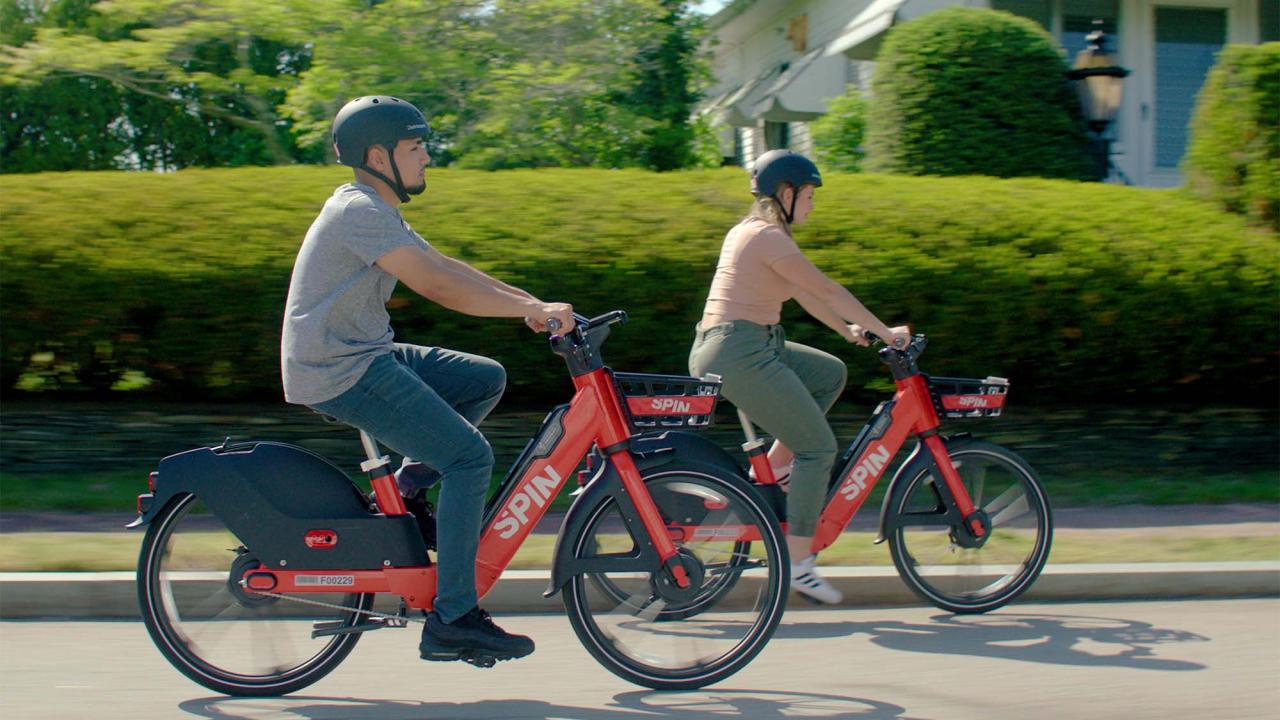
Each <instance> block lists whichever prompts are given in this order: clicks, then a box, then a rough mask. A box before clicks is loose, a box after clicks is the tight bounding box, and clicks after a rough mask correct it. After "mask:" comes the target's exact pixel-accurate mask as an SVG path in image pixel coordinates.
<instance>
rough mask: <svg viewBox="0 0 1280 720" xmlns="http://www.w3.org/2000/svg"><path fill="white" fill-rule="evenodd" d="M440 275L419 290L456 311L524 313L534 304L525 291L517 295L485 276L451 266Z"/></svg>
mask: <svg viewBox="0 0 1280 720" xmlns="http://www.w3.org/2000/svg"><path fill="white" fill-rule="evenodd" d="M460 264H461V265H463V266H464V267H466V264H465V263H460ZM441 275H442V276H443V277H442V279H443V280H444V282H439V283H437V284H435V285H434V286H433V287H431V288H429V289H427V291H426V292H422V293H420V294H421V295H423V297H426V298H427V299H428V300H431V301H433V302H436V303H439V304H440V305H443V306H444V307H447V308H449V309H450V310H454V311H456V312H460V313H463V314H466V315H474V316H476V317H524V316H526V315H528V314H529V311H530V310H531V309H532V308H533V307H534V306H535V305H536V304H537V299H536V298H534V297H533V296H531V295H529V294H528V293H525V294H523V295H517V294H516V293H514V292H510V291H509V290H507V289H506V288H505V287H500V286H498V285H495V284H493V283H490V282H487V280H486V278H488V276H483V277H478V276H477V275H475V274H473V273H468V272H464V271H461V270H455V269H454V268H453V267H451V266H450V267H448V268H446V273H442V274H441ZM504 285H505V284H504Z"/></svg>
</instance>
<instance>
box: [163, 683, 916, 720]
mask: <svg viewBox="0 0 1280 720" xmlns="http://www.w3.org/2000/svg"><path fill="white" fill-rule="evenodd" d="M178 707H179V708H180V709H181V710H183V711H184V712H186V713H187V714H188V715H192V716H195V717H199V718H208V720H245V719H248V718H252V719H253V720H263V719H265V718H279V719H280V720H293V719H294V718H297V719H298V720H493V719H494V718H512V719H514V718H519V719H520V720H535V719H542V720H561V719H564V718H572V719H573V720H727V719H728V718H738V719H740V720H775V719H776V720H782V719H783V718H805V717H814V718H819V717H820V718H829V719H833V720H920V719H919V718H913V717H909V716H907V715H906V714H905V712H906V710H905V709H904V708H902V707H900V706H898V705H893V704H891V703H885V702H880V701H877V700H869V699H866V698H855V697H844V696H841V695H829V694H823V693H805V692H782V691H771V690H732V689H716V688H711V689H706V690H693V691H689V692H670V693H663V692H653V691H648V690H640V691H635V692H627V693H620V694H618V695H615V696H614V697H613V700H612V702H610V703H609V704H607V705H606V706H604V707H580V706H575V705H559V704H556V703H549V702H546V701H543V700H528V699H512V700H478V701H476V702H430V701H426V702H406V701H403V700H370V699H365V698H352V697H319V696H306V695H291V696H289V697H283V698H227V697H214V698H198V699H194V700H188V701H186V702H183V703H181V704H180V705H179V706H178Z"/></svg>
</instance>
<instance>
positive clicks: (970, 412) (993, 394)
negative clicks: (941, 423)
mask: <svg viewBox="0 0 1280 720" xmlns="http://www.w3.org/2000/svg"><path fill="white" fill-rule="evenodd" d="M928 380H929V395H930V396H932V397H933V407H934V408H935V409H936V410H937V411H938V417H943V418H985V417H999V415H1000V413H1001V411H1003V410H1004V400H1005V397H1006V396H1007V395H1008V394H1009V381H1008V380H1006V379H1005V378H999V377H988V378H984V379H982V380H978V379H976V378H952V377H930V378H929V379H928Z"/></svg>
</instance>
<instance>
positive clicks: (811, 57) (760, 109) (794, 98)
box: [750, 47, 847, 122]
mask: <svg viewBox="0 0 1280 720" xmlns="http://www.w3.org/2000/svg"><path fill="white" fill-rule="evenodd" d="M846 64H847V61H846V60H845V59H844V58H842V57H839V56H830V55H828V54H827V52H826V48H825V47H819V48H816V49H814V50H811V51H810V52H808V53H807V54H805V55H804V56H803V57H801V58H800V59H799V60H796V61H795V62H793V63H791V64H790V65H788V66H787V67H786V69H785V70H782V71H781V72H780V73H779V74H778V76H777V77H776V78H775V79H774V80H773V81H772V82H770V83H768V84H767V87H766V88H765V89H764V91H763V92H762V93H760V96H759V98H758V99H757V100H756V102H755V105H753V106H752V107H751V108H750V115H751V116H752V117H755V118H760V119H763V120H773V121H775V122H797V121H800V122H803V121H806V120H813V119H814V118H817V117H820V116H821V115H822V114H823V113H825V112H826V111H827V100H829V99H831V98H833V97H835V96H837V95H839V94H841V93H843V92H844V88H845V66H846Z"/></svg>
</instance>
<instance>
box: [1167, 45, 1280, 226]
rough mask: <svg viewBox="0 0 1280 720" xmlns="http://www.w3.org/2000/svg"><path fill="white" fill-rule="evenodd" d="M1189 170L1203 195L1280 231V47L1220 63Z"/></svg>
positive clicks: (1248, 49) (1204, 97)
mask: <svg viewBox="0 0 1280 720" xmlns="http://www.w3.org/2000/svg"><path fill="white" fill-rule="evenodd" d="M1183 164H1184V168H1183V169H1184V171H1185V172H1186V176H1187V184H1188V185H1189V186H1190V187H1191V189H1192V190H1193V191H1194V192H1195V193H1196V194H1197V195H1200V196H1201V197H1203V198H1206V199H1208V200H1212V201H1214V202H1217V203H1219V204H1221V205H1222V207H1224V208H1226V209H1227V210H1230V211H1231V212H1236V213H1240V214H1241V215H1245V216H1246V217H1248V218H1249V219H1250V221H1252V222H1254V223H1256V224H1257V225H1259V226H1261V227H1269V228H1271V229H1272V230H1277V231H1280V42H1272V43H1266V44H1265V45H1230V46H1228V47H1227V48H1226V49H1225V50H1223V51H1222V54H1221V55H1219V56H1218V63H1217V65H1215V66H1214V68H1213V70H1211V71H1210V72H1209V77H1208V78H1207V79H1206V80H1205V84H1204V88H1202V89H1201V90H1200V96H1199V97H1198V98H1197V100H1196V111H1195V116H1194V118H1193V119H1192V121H1191V141H1190V147H1188V149H1187V157H1186V159H1185V160H1184V163H1183Z"/></svg>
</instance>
